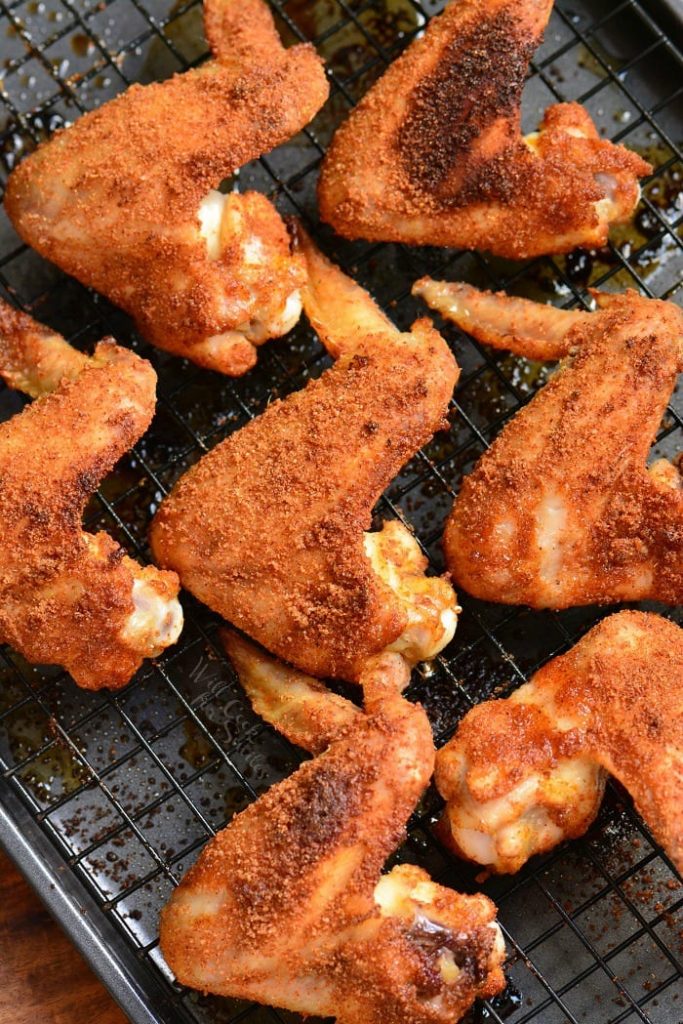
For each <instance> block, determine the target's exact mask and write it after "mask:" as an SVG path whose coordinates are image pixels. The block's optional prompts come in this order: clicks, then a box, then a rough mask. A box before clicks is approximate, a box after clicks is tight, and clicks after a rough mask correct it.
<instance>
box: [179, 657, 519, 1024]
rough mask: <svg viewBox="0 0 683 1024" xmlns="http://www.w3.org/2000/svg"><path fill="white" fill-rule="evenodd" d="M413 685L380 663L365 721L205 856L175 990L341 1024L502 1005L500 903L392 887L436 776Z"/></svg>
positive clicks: (445, 1021)
mask: <svg viewBox="0 0 683 1024" xmlns="http://www.w3.org/2000/svg"><path fill="white" fill-rule="evenodd" d="M266 661H267V659H266ZM408 676H409V672H408V668H407V663H406V662H405V660H404V659H403V658H402V657H401V656H400V655H397V654H385V655H381V656H379V657H378V658H372V659H370V660H369V661H368V663H366V665H365V668H364V671H363V677H362V684H363V689H364V693H365V708H366V713H365V714H362V713H361V712H356V714H355V717H354V718H353V719H352V720H351V721H350V722H349V723H348V727H346V728H343V727H342V728H341V731H337V730H335V729H330V730H329V734H328V738H329V740H330V741H331V742H330V745H329V747H328V748H327V749H326V750H325V752H324V753H322V754H321V755H320V756H318V757H316V758H315V759H314V760H312V761H309V762H307V763H306V764H304V765H303V766H302V767H301V768H300V769H299V770H298V771H297V772H296V773H295V774H294V775H292V776H291V777H290V778H288V779H286V780H285V781H284V782H281V783H279V784H278V785H276V786H274V787H273V788H272V789H271V790H270V791H269V792H268V793H266V795H265V796H263V797H261V798H260V799H259V800H258V801H257V802H256V803H255V804H253V805H252V806H251V807H249V808H248V809H247V810H246V811H244V812H242V814H240V815H239V816H238V817H237V818H236V819H235V820H234V821H233V822H232V823H231V824H230V825H229V826H228V827H227V828H226V829H225V830H224V831H223V832H221V833H219V835H218V836H217V837H216V838H215V839H213V840H212V841H211V842H210V843H209V845H208V846H207V847H206V849H205V850H204V852H203V853H202V855H201V856H200V858H199V861H198V863H197V864H196V865H195V866H194V867H193V868H192V869H191V870H190V872H189V873H188V874H187V875H186V877H185V878H184V879H183V881H182V882H181V884H180V886H179V887H178V889H177V890H176V891H175V893H174V894H173V896H172V897H171V900H170V902H169V904H168V906H167V907H166V908H165V910H164V911H163V914H162V920H161V933H160V937H161V949H162V952H163V954H164V956H165V958H166V960H167V961H168V963H169V965H170V967H171V968H172V969H173V971H174V972H175V974H176V976H177V977H178V980H179V981H181V982H183V983H184V984H186V985H191V986H193V987H195V988H198V989H201V990H203V991H208V992H214V993H218V994H221V995H230V996H235V997H238V998H244V999H255V1000H257V1001H258V1002H265V1003H272V1004H275V1005H276V1006H281V1007H284V1008H286V1009H290V1010H295V1011H298V1012H300V1013H304V1014H315V1015H316V1016H321V1017H328V1016H332V1017H335V1018H336V1020H337V1021H338V1024H452V1022H453V1021H456V1020H459V1019H460V1016H461V1015H462V1014H463V1013H464V1012H465V1011H466V1010H467V1008H468V1007H469V1006H470V1005H471V1003H472V1002H473V1000H474V999H475V998H476V997H477V996H487V995H492V994H494V993H496V992H498V991H500V989H501V988H502V987H503V985H504V978H503V974H502V971H501V967H500V965H501V962H502V960H503V957H504V953H505V950H504V944H503V939H502V936H501V933H500V929H499V928H498V926H497V924H496V922H495V919H494V918H495V907H494V906H493V904H492V903H491V901H490V900H489V899H487V898H486V897H485V896H482V895H476V896H463V895H460V894H458V893H456V892H453V891H451V890H449V889H445V888H444V887H442V886H439V885H436V884H435V883H434V882H432V880H431V879H430V878H429V876H428V875H427V874H426V872H424V871H422V870H421V869H420V868H417V867H414V866H412V865H401V866H400V867H396V868H394V869H393V870H392V871H390V872H389V873H388V874H386V875H381V871H382V868H383V866H384V864H385V861H386V859H387V857H388V856H389V855H390V854H391V853H392V852H393V850H394V849H395V848H396V846H397V845H398V844H399V842H400V841H401V839H402V838H403V836H404V834H405V826H406V822H407V820H408V818H409V816H410V814H411V813H412V811H413V809H414V807H415V805H416V803H417V801H418V800H419V798H420V796H421V794H422V792H423V791H424V789H425V787H426V785H427V783H428V781H429V778H430V776H431V772H432V769H433V763H434V746H433V741H432V735H431V730H430V727H429V722H428V721H427V717H426V715H425V713H424V711H423V710H422V708H421V707H419V706H418V705H412V704H409V703H408V702H407V701H406V700H404V699H403V697H402V696H401V689H402V688H403V686H405V684H406V682H407V680H408ZM281 681H282V680H281Z"/></svg>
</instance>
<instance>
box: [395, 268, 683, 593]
mask: <svg viewBox="0 0 683 1024" xmlns="http://www.w3.org/2000/svg"><path fill="white" fill-rule="evenodd" d="M415 292H416V293H417V294H420V295H423V296H424V297H425V298H426V299H427V301H428V302H429V303H430V305H432V306H434V307H435V308H437V309H439V311H440V312H441V313H443V315H444V316H447V317H449V318H450V319H452V320H454V321H455V323H457V324H458V325H459V326H462V327H463V329H464V330H467V331H469V332H470V333H471V334H473V335H474V336H475V337H476V338H478V339H480V340H481V341H485V342H487V343H489V344H491V345H495V346H497V347H501V348H510V349H512V351H515V352H520V353H528V354H530V355H531V356H532V357H533V358H550V359H558V358H562V357H565V358H564V361H563V362H562V364H561V366H560V369H559V370H558V371H557V373H556V374H555V375H554V376H553V377H552V379H551V380H550V382H549V383H548V384H547V385H546V386H545V387H544V388H543V389H542V390H541V391H540V392H539V393H538V394H537V395H536V397H535V398H534V399H533V400H532V401H531V402H530V403H529V405H528V406H526V407H525V408H523V409H522V410H521V411H520V412H519V413H518V414H517V415H516V416H515V417H514V419H513V420H512V421H511V422H510V423H508V424H507V425H506V426H505V427H504V429H503V431H502V433H501V434H500V436H499V437H498V438H497V439H496V440H495V441H494V443H493V445H492V446H491V448H490V449H489V450H488V451H487V452H486V453H485V454H484V455H483V456H482V457H481V459H480V460H479V462H478V463H477V465H476V466H475V468H474V470H473V472H472V473H470V475H469V476H467V477H466V478H465V480H464V482H463V485H462V488H461V490H460V493H459V495H458V497H457V499H456V502H455V505H454V507H453V511H452V513H451V516H450V518H449V520H448V523H447V526H446V530H445V533H444V548H445V552H446V561H447V565H448V568H449V570H450V572H451V574H452V576H453V579H454V580H455V582H456V583H457V584H458V585H460V586H462V587H463V588H464V589H466V590H468V591H469V592H470V593H471V594H473V595H474V596H475V597H478V598H481V599H483V600H488V601H499V602H502V603H504V604H527V605H530V606H531V607H533V608H567V607H572V606H574V605H584V604H594V603H608V602H615V601H639V600H647V599H652V600H658V601H665V602H667V603H670V604H680V603H681V601H683V479H682V478H681V474H680V472H679V470H678V468H677V466H676V465H674V464H672V463H670V462H668V461H667V460H664V459H662V460H659V461H657V462H655V463H654V465H652V466H650V467H649V468H648V467H647V466H646V459H647V457H648V453H649V450H650V447H651V445H652V443H653V441H654V439H655V436H656V433H657V430H658V429H659V426H660V423H661V420H662V416H663V415H664V411H665V409H666V404H667V401H668V400H669V397H670V395H671V392H672V391H673V388H674V385H675V383H676V376H677V374H678V373H679V372H680V371H681V370H683V314H682V313H681V311H680V310H679V309H678V307H676V306H675V305H673V304H672V303H668V302H661V301H656V300H654V299H646V298H643V297H642V296H640V295H638V294H637V293H636V292H633V291H629V292H626V293H625V294H623V295H608V294H605V293H594V298H595V299H596V302H597V305H598V311H597V312H595V313H586V312H567V311H562V310H556V309H553V308H552V307H550V306H541V305H538V304H536V303H533V302H529V301H528V300H526V299H511V298H507V297H506V296H504V295H491V294H490V293H486V292H477V290H476V289H474V288H470V287H469V286H467V285H457V284H456V285H448V284H441V283H438V282H432V281H428V280H425V281H420V282H418V284H417V285H416V286H415Z"/></svg>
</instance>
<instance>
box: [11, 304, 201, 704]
mask: <svg viewBox="0 0 683 1024" xmlns="http://www.w3.org/2000/svg"><path fill="white" fill-rule="evenodd" d="M0 375H1V376H2V377H3V378H4V379H5V381H6V382H7V383H8V384H10V386H12V387H16V388H20V389H21V390H22V391H26V392H27V393H28V394H30V395H34V396H43V397H38V400H37V401H36V402H34V403H33V405H31V406H29V407H28V408H26V409H24V411H23V412H22V413H21V414H19V415H18V416H15V417H14V418H13V419H11V420H9V421H8V422H6V423H3V424H0V522H1V523H2V539H1V540H0V640H1V641H2V642H4V643H8V644H11V645H12V646H13V647H14V648H16V650H18V651H20V652H21V653H22V654H23V655H24V657H25V658H27V659H28V660H29V661H31V662H43V663H50V664H58V665H62V666H63V667H64V668H66V669H67V670H68V671H69V672H70V673H71V675H72V676H73V678H74V679H75V680H76V682H77V683H78V684H79V685H80V686H83V687H85V688H86V689H99V688H100V687H103V686H109V687H117V686H123V685H124V684H125V683H127V682H128V680H129V679H130V678H131V676H132V675H133V673H134V672H135V671H136V670H137V669H138V668H139V666H140V665H141V663H142V661H143V659H145V658H152V657H156V656H157V655H158V654H160V653H161V652H162V651H163V650H164V648H166V647H168V645H169V644H172V643H174V642H175V641H176V639H177V638H178V634H179V633H180V630H181V627H182V622H183V617H182V610H181V608H180V605H179V603H178V601H177V597H176V595H177V593H178V587H179V584H178V577H177V576H176V574H175V573H173V572H160V571H159V570H158V569H156V568H154V567H153V566H148V567H147V568H144V569H143V568H142V566H140V565H138V563H137V562H135V561H133V559H132V558H128V557H127V556H126V555H125V554H124V552H123V551H122V550H121V548H120V547H119V545H118V544H116V543H115V541H113V540H112V538H111V537H109V536H108V535H107V534H106V533H97V534H89V533H84V532H83V529H82V525H81V519H82V515H83V509H84V506H85V504H86V502H87V501H88V499H89V497H90V495H91V494H92V492H93V491H94V490H95V488H96V487H97V485H98V484H99V482H100V481H101V480H102V478H103V477H104V476H105V475H106V473H107V472H108V471H109V470H110V469H111V468H112V467H113V466H114V464H115V463H116V462H117V461H118V460H119V459H120V458H121V456H122V455H124V454H125V452H127V451H128V450H129V448H131V446H132V445H133V443H134V442H135V441H137V439H138V438H139V437H140V436H141V435H142V434H143V432H144V431H145V430H146V428H147V426H148V425H149V423H150V421H151V419H152V415H153V413H154V404H155V403H154V397H155V396H154V388H155V381H156V378H155V375H154V371H153V370H152V367H151V366H150V365H149V363H148V362H147V361H146V360H144V359H140V358H139V357H138V356H136V355H134V354H133V353H132V352H128V351H126V350H125V349H121V348H118V347H117V346H116V345H115V344H114V342H113V341H102V342H100V344H99V345H98V346H97V349H96V352H95V355H94V357H92V358H88V357H87V356H84V355H82V354H81V353H79V352H76V351H75V350H74V349H72V348H71V347H70V346H69V345H68V344H67V343H66V341H64V339H63V338H61V337H60V336H59V335H57V334H53V333H52V332H50V331H49V330H48V329H47V328H45V327H43V326H41V325H40V324H37V323H36V322H35V321H34V320H32V319H31V318H30V317H28V316H26V315H25V314H23V313H20V312H19V311H17V310H14V309H12V308H11V307H9V306H8V305H7V304H6V303H0Z"/></svg>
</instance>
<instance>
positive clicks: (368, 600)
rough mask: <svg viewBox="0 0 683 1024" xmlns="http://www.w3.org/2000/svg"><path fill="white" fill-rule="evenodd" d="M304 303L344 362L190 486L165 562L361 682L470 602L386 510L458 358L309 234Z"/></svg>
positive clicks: (256, 634)
mask: <svg viewBox="0 0 683 1024" xmlns="http://www.w3.org/2000/svg"><path fill="white" fill-rule="evenodd" d="M298 246H299V249H300V251H302V252H303V254H304V256H305V259H306V263H307V267H308V275H309V281H308V284H307V286H306V287H305V288H304V291H303V296H304V307H305V309H306V311H307V312H308V314H309V316H310V319H311V323H312V324H313V326H314V327H315V328H316V330H317V331H318V332H319V334H320V337H321V339H322V341H323V343H324V344H325V345H326V346H327V348H328V350H329V351H330V352H331V353H332V354H333V355H335V356H336V357H337V362H336V364H335V365H334V366H333V367H332V368H331V369H330V370H328V371H327V372H326V373H324V374H323V376H322V377H321V378H320V379H319V380H314V381H311V382H310V383H309V384H308V385H307V386H306V388H304V389H303V390H302V391H300V392H298V393H296V394H293V395H290V396H289V397H287V398H285V399H284V400H283V401H277V402H273V403H272V404H271V405H269V406H268V408H267V409H266V411H265V412H263V413H262V414H261V415H260V416H259V417H257V418H256V419H255V420H253V421H252V422H251V423H249V424H247V426H245V427H243V428H242V429H241V430H239V431H238V432H237V433H235V434H233V435H232V436H230V437H228V438H227V439H226V440H225V441H223V442H222V443H221V444H220V445H218V446H217V447H216V448H215V449H213V451H211V452H209V454H208V455H205V456H204V458H203V459H202V460H201V462H199V463H198V464H197V465H196V466H193V467H192V468H191V469H190V471H189V472H188V473H187V474H186V475H185V476H184V477H183V478H182V479H181V480H180V481H179V483H177V484H176V486H175V487H174V489H173V491H172V492H171V494H170V495H169V497H168V498H166V500H165V501H164V502H163V504H162V505H161V508H160V509H159V512H158V513H157V515H156V517H155V519H154V521H153V523H152V529H151V544H152V550H153V552H154V556H155V559H156V560H157V562H158V563H159V564H160V565H162V566H164V567H167V568H173V569H175V571H176V572H178V574H179V575H180V578H181V581H182V583H183V586H185V587H186V588H187V589H188V590H190V591H191V592H192V593H193V594H194V595H195V596H196V597H198V598H199V600H201V601H203V602H204V603H205V604H208V605H209V607H211V608H212V609H214V611H216V612H218V613H219V614H220V615H222V616H223V617H224V618H225V619H227V620H228V621H229V622H231V623H233V624H234V625H236V626H238V627H239V628H240V629H241V630H243V631H244V632H245V633H247V634H248V635H249V636H251V637H253V638H254V639H256V640H258V641H259V643H261V644H263V646H264V647H266V648H267V649H268V650H270V651H272V652H273V653H275V654H277V655H278V656H279V657H281V658H282V659H284V660H285V661H288V662H290V663H292V664H293V665H295V666H297V667H298V668H300V669H302V670H303V671H305V672H309V673H311V674H312V675H315V676H320V677H329V676H332V677H340V678H343V679H348V680H352V681H356V680H357V679H358V677H359V674H360V672H361V671H362V668H363V665H364V663H365V661H366V660H367V658H368V657H369V656H370V655H373V654H377V653H379V652H380V651H383V650H385V649H390V650H393V651H397V652H399V653H402V654H404V655H405V656H406V658H407V659H408V660H409V661H413V662H416V661H419V660H422V659H423V658H427V657H431V656H433V655H434V654H435V653H436V652H437V651H438V650H440V649H441V648H442V647H443V646H444V645H445V644H446V643H448V642H449V640H450V639H451V637H452V635H453V631H454V629H455V625H456V619H457V612H458V610H459V609H458V608H457V604H456V599H455V595H454V593H453V591H452V588H451V587H450V585H449V584H448V583H447V582H446V581H445V580H443V579H438V578H429V579H427V578H425V576H424V570H425V568H426V560H425V559H424V558H423V556H422V555H421V553H420V551H419V549H418V547H417V543H416V541H415V540H414V538H413V537H412V535H411V534H410V533H409V532H408V531H407V530H406V529H405V527H403V526H402V525H401V524H399V523H389V524H385V526H384V528H383V529H382V530H381V531H379V532H377V533H364V531H366V530H367V529H368V528H369V526H370V525H371V513H372V508H373V505H374V504H375V502H376V501H377V499H378V498H379V496H380V494H381V493H382V491H383V490H384V488H385V487H386V486H387V485H388V484H389V483H390V481H391V480H392V479H393V477H394V476H395V475H396V473H397V472H398V471H399V469H400V468H401V466H403V464H404V463H405V462H406V461H407V460H408V459H409V458H410V457H411V456H412V455H413V454H414V453H415V452H416V451H417V450H418V448H420V447H421V445H423V444H424V443H425V442H426V441H427V440H428V439H429V438H431V436H432V434H433V433H434V431H435V430H438V429H440V428H441V427H442V426H443V425H444V416H445V413H446V411H447V408H448V401H449V398H450V395H451V392H452V390H453V387H454V386H455V382H456V379H457V376H458V368H457V365H456V363H455V360H454V359H453V356H452V355H451V352H450V350H449V349H448V346H447V345H446V343H445V342H444V341H443V339H442V338H441V336H440V335H439V334H437V333H436V331H434V330H433V328H432V327H431V325H430V324H429V322H428V321H424V320H421V321H418V322H417V323H416V324H414V325H413V328H412V331H411V333H409V334H401V333H399V331H398V330H397V329H396V328H395V327H394V326H393V325H392V324H391V322H390V321H389V320H387V318H386V317H385V316H384V314H383V313H381V312H380V310H379V309H378V308H377V306H376V305H375V304H374V302H373V301H372V300H371V299H370V297H369V296H368V295H367V293H366V292H364V291H363V290H362V289H361V288H359V287H358V285H356V284H355V283H354V282H352V281H350V280H349V279H348V278H347V277H345V275H344V274H342V273H341V271H340V270H338V269H337V268H336V267H334V266H333V265H332V264H330V263H329V262H328V261H327V260H326V259H325V258H324V257H323V256H322V255H320V254H319V253H317V252H316V250H315V249H314V248H313V246H312V245H311V243H310V242H309V241H307V240H306V239H305V237H304V236H303V234H302V233H300V236H299V241H298Z"/></svg>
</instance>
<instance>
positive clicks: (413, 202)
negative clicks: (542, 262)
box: [318, 0, 652, 259]
mask: <svg viewBox="0 0 683 1024" xmlns="http://www.w3.org/2000/svg"><path fill="white" fill-rule="evenodd" d="M551 9H552V0H460V2H453V3H451V4H449V6H448V7H447V8H446V11H445V12H444V13H443V14H442V15H441V16H440V17H437V18H433V19H432V20H431V21H430V23H429V25H428V27H427V30H426V32H425V33H424V35H423V36H422V37H421V38H419V39H418V40H416V41H415V42H414V43H413V44H412V45H411V46H410V47H409V48H408V50H407V51H406V52H405V53H404V54H403V55H402V56H401V57H399V58H398V60H396V61H395V62H394V63H393V64H392V65H391V67H390V68H389V69H388V71H387V72H386V73H385V74H384V76H383V77H382V78H381V79H380V80H379V82H377V84H376V85H374V86H373V87H372V88H371V89H370V91H369V92H368V93H367V95H366V96H365V97H364V98H363V99H362V100H361V102H360V103H359V104H358V106H357V107H356V108H355V110H353V111H352V113H351V114H350V115H349V117H348V119H347V120H346V122H345V123H344V124H342V126H341V127H340V128H339V129H338V131H337V133H336V135H335V137H334V140H333V142H332V145H331V147H330V149H329V151H328V154H327V156H326V158H325V160H324V162H323V167H322V172H321V176H320V185H319V190H318V195H319V201H320V211H321V216H322V218H323V220H326V221H327V222H328V223H330V224H332V225H333V227H334V228H335V230H336V231H338V232H339V234H341V235H344V236H345V237H346V238H367V239H370V240H373V241H394V242H407V243H409V244H416V245H448V246H457V247H458V248H465V249H488V250H489V251H491V252H494V253H497V254H499V255H501V256H507V257H511V258H515V259H519V258H523V257H529V256H535V255H538V254H540V253H550V252H567V251H569V250H571V249H573V248H575V247H576V246H586V247H592V246H598V245H602V244H604V242H605V241H606V239H607V233H608V230H609V225H610V224H611V223H614V222H619V221H624V220H626V219H628V217H629V216H630V215H631V213H632V212H633V209H634V207H635V205H636V203H637V202H638V198H639V195H640V192H639V187H638V178H639V177H641V176H643V175H645V174H648V173H650V171H651V170H652V168H651V167H650V165H649V164H647V163H646V162H645V161H644V160H641V158H640V157H639V156H637V155H636V154H635V153H632V152H629V151H628V150H627V149H625V148H624V147H623V146H615V145H613V144H612V143H611V142H608V141H606V140H604V139H601V138H600V137H599V135H598V132H597V130H596V128H595V126H594V124H593V122H592V121H591V119H590V117H589V115H588V114H587V113H586V111H585V110H584V109H583V108H582V107H581V106H579V105H578V104H576V103H562V104H557V105H556V106H553V107H550V108H549V109H548V110H547V111H546V113H545V117H544V119H543V123H542V124H541V127H540V129H539V131H538V132H534V133H533V134H532V135H529V136H527V137H526V138H523V137H522V135H521V127H520V123H521V118H520V102H521V95H522V88H523V85H524V79H525V77H526V74H527V69H528V65H529V61H530V59H531V56H532V54H533V52H534V50H535V49H536V47H537V46H538V44H539V42H540V40H541V37H542V34H543V30H544V28H545V26H546V23H547V21H548V18H549V16H550V11H551Z"/></svg>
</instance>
